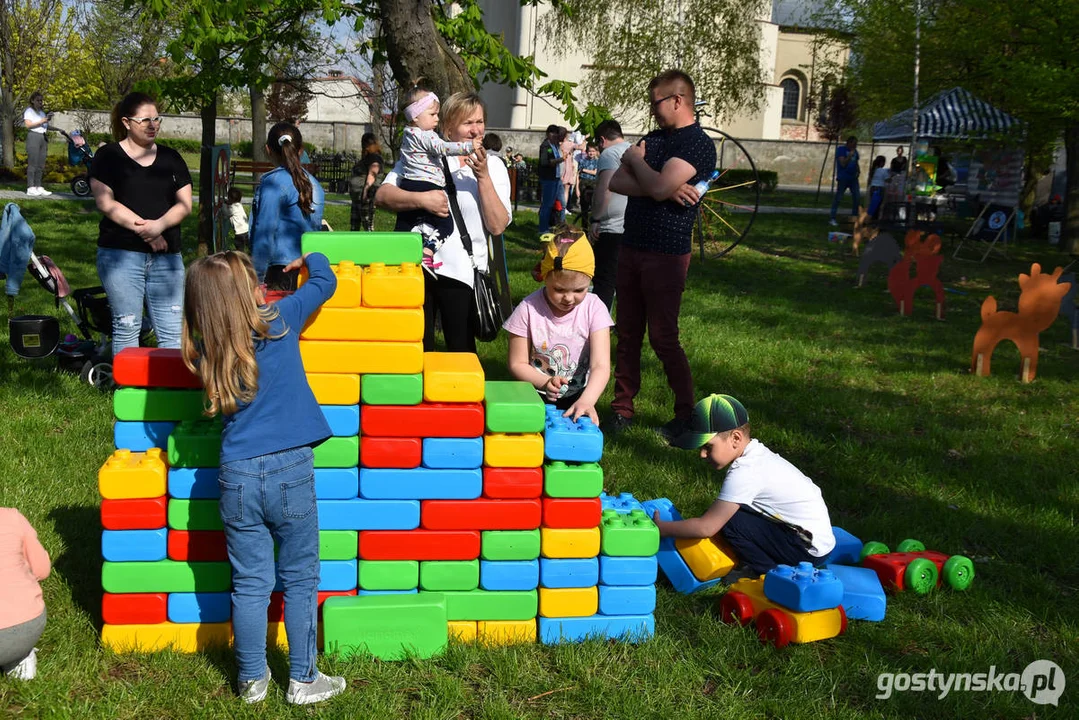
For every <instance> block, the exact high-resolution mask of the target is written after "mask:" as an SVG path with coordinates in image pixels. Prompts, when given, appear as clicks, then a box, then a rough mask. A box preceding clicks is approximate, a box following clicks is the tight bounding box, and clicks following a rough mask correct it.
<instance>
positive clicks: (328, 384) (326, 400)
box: [307, 373, 360, 405]
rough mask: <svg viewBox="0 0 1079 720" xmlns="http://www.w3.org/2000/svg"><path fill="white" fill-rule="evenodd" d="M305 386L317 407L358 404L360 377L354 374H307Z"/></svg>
mask: <svg viewBox="0 0 1079 720" xmlns="http://www.w3.org/2000/svg"><path fill="white" fill-rule="evenodd" d="M307 384H308V385H309V386H310V387H311V392H312V393H314V395H315V402H317V403H318V404H319V405H356V404H357V403H359V402H360V376H359V375H357V374H355V373H352V374H349V373H307Z"/></svg>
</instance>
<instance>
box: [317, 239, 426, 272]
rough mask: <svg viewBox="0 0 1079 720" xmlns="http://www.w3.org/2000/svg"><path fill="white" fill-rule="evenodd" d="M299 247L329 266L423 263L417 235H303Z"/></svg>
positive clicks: (421, 242) (420, 244)
mask: <svg viewBox="0 0 1079 720" xmlns="http://www.w3.org/2000/svg"><path fill="white" fill-rule="evenodd" d="M300 246H301V248H302V249H303V252H305V253H309V252H320V253H322V254H323V255H325V256H326V257H327V258H328V259H329V261H330V263H331V264H333V265H336V264H337V263H339V262H341V261H342V260H351V261H352V262H354V263H356V264H357V265H370V264H371V263H385V264H387V265H400V264H401V263H406V262H410V263H416V264H419V263H420V261H421V260H423V239H422V238H421V237H420V234H419V233H399V232H307V233H304V234H303V237H302V238H301V239H300Z"/></svg>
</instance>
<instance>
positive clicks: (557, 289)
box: [502, 227, 614, 425]
mask: <svg viewBox="0 0 1079 720" xmlns="http://www.w3.org/2000/svg"><path fill="white" fill-rule="evenodd" d="M545 237H550V238H551V239H550V240H548V242H547V245H546V250H545V252H544V256H543V260H542V261H541V262H540V266H539V275H540V277H541V278H542V279H543V287H542V288H540V289H539V290H537V291H536V292H534V293H532V294H531V295H529V296H528V297H526V298H525V299H524V300H522V301H521V302H520V304H518V305H517V307H516V308H515V309H514V311H513V314H511V315H510V316H509V319H507V320H506V322H505V323H504V324H503V326H502V327H504V328H505V329H506V331H507V332H508V333H510V347H509V368H510V372H511V373H512V374H513V376H514V377H515V378H517V379H518V380H524V381H526V382H530V383H532V385H533V386H535V388H536V391H537V392H539V393H540V395H542V396H543V397H544V400H546V401H547V402H548V403H554V405H555V406H556V407H557V408H559V409H560V410H565V411H566V412H565V414H566V415H567V416H571V417H572V418H573V419H574V420H577V419H578V418H580V417H581V416H582V415H587V416H588V417H590V418H591V419H592V422H594V423H595V424H596V425H599V417H598V416H597V415H596V401H597V400H599V396H600V395H601V394H603V389H604V388H605V387H606V386H607V381H608V380H609V379H610V377H611V333H610V328H611V326H612V325H614V321H613V320H611V314H610V313H609V312H608V311H607V306H606V305H604V304H603V301H601V300H600V299H599V298H598V297H596V296H595V295H592V294H591V293H589V292H588V286H589V284H590V283H591V281H592V275H593V274H594V273H595V269H596V258H595V255H593V254H592V246H591V244H589V242H588V240H587V238H586V237H585V236H584V234H583V233H582V232H581V231H580V230H576V229H574V228H568V227H567V228H564V229H563V230H562V231H560V232H558V233H556V234H555V235H553V236H545Z"/></svg>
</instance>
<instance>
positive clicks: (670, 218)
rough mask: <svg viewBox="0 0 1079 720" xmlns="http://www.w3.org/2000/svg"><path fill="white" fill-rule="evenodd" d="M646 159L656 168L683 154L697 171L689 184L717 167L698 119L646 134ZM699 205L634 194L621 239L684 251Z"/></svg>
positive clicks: (644, 246) (670, 252) (647, 246)
mask: <svg viewBox="0 0 1079 720" xmlns="http://www.w3.org/2000/svg"><path fill="white" fill-rule="evenodd" d="M644 141H645V148H644V161H645V162H646V163H648V166H649V167H650V168H652V169H653V170H655V171H656V172H662V171H663V166H664V165H665V164H666V163H667V161H668V160H670V159H671V158H681V159H682V160H684V161H686V162H688V163H689V164H690V165H692V166H693V167H694V168H696V170H697V172H696V173H695V174H694V175H693V177H691V178H690V179H689V184H690V185H693V184H694V183H697V182H700V181H701V180H704V179H706V178H707V177H708V175H709V174H711V172H712V171H713V170H715V169H716V146H715V144H714V143H713V142H712V139H711V138H710V137H708V135H707V134H706V133H705V132H704V130H702V129H701V126H700V125H699V124H697V123H694V124H692V125H687V126H686V127H682V128H678V129H677V130H654V131H652V132H650V133H648V135H646V136H645V138H644ZM697 207H698V206H694V207H686V206H685V205H683V204H682V203H679V202H676V201H674V200H664V201H662V202H656V201H655V200H653V199H652V198H651V197H631V198H629V200H628V201H627V202H626V218H625V227H626V229H625V232H624V234H623V235H622V242H623V243H624V244H626V245H628V246H630V247H635V248H638V249H640V250H649V251H651V252H658V253H664V254H665V255H685V254H686V253H688V252H690V250H692V247H693V223H694V221H695V220H696V219H697Z"/></svg>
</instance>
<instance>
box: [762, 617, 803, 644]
mask: <svg viewBox="0 0 1079 720" xmlns="http://www.w3.org/2000/svg"><path fill="white" fill-rule="evenodd" d="M757 637H759V638H760V639H761V642H763V643H765V644H767V643H772V644H773V645H775V646H776V647H777V648H782V647H787V645H788V644H789V643H790V641H791V640H792V639H794V622H793V621H792V620H791V617H790V616H789V615H787V613H785V612H783V611H782V610H775V609H772V610H765V611H764V612H762V613H761V614H760V615H758V616H757Z"/></svg>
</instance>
